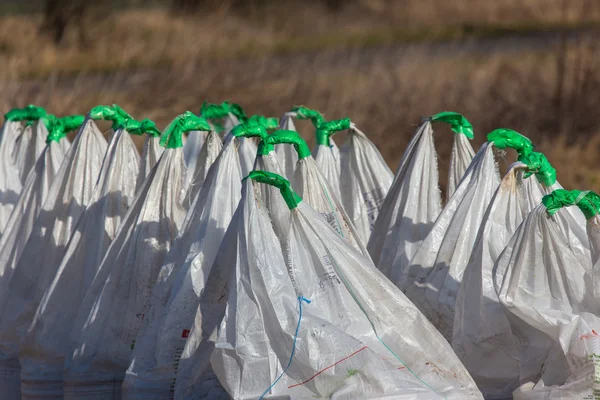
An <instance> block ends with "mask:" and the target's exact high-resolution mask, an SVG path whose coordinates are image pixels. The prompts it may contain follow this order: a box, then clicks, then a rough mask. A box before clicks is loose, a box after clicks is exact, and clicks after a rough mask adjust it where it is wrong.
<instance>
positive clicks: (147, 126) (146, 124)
mask: <svg viewBox="0 0 600 400" xmlns="http://www.w3.org/2000/svg"><path fill="white" fill-rule="evenodd" d="M138 129H139V131H140V132H141V133H145V134H147V135H150V136H152V137H157V136H160V131H159V130H158V128H157V127H156V124H155V123H154V121H152V120H149V119H148V118H144V119H143V120H142V121H141V122H140V126H139V128H138ZM130 133H131V132H130ZM134 134H136V135H137V133H134Z"/></svg>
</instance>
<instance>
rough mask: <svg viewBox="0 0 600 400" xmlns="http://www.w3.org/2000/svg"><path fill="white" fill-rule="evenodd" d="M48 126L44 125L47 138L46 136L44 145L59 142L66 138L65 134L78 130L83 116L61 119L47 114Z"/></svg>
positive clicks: (83, 118)
mask: <svg viewBox="0 0 600 400" xmlns="http://www.w3.org/2000/svg"><path fill="white" fill-rule="evenodd" d="M48 117H49V118H48V120H49V124H48V125H46V128H47V129H48V136H46V143H50V142H60V140H61V139H62V138H64V137H65V136H67V133H69V132H71V131H74V130H75V129H79V127H80V126H81V124H83V121H85V116H83V115H69V116H66V117H62V118H56V117H55V116H54V115H52V114H48Z"/></svg>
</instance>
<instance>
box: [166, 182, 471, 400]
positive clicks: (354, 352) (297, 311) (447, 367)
mask: <svg viewBox="0 0 600 400" xmlns="http://www.w3.org/2000/svg"><path fill="white" fill-rule="evenodd" d="M251 177H252V178H253V179H257V177H258V179H259V180H260V181H262V182H265V181H269V182H271V183H273V182H274V183H275V184H276V185H278V186H279V187H280V188H281V190H282V191H283V192H284V198H285V199H286V203H287V204H288V206H289V207H290V208H292V211H291V214H290V215H291V225H290V230H289V232H288V233H287V234H286V237H285V238H282V240H281V241H282V243H285V244H284V249H285V251H284V254H286V255H287V256H286V257H283V256H281V252H280V251H278V247H279V242H280V241H279V240H278V239H277V237H276V236H275V234H274V232H273V231H272V230H271V228H270V223H269V216H268V214H267V213H266V212H265V208H264V206H263V205H262V204H261V198H260V196H257V195H256V190H257V185H256V184H255V183H251V182H250V181H248V182H247V184H246V186H245V190H244V192H243V196H242V201H241V203H240V208H239V209H238V212H237V213H236V216H235V217H234V220H233V221H232V225H234V227H233V228H231V229H230V230H229V231H228V234H227V235H226V240H228V241H229V240H230V241H229V242H228V243H230V245H234V246H236V247H237V249H238V250H237V252H232V253H231V254H229V255H228V257H225V256H224V257H223V258H222V259H220V258H217V261H216V262H215V265H214V266H213V269H212V271H211V275H210V276H209V280H208V282H207V288H208V287H210V293H209V292H207V291H205V292H204V294H203V297H202V300H201V303H200V307H199V309H198V314H197V316H196V322H195V325H194V328H193V330H192V333H191V334H192V339H190V340H189V341H188V343H187V346H186V350H185V355H190V356H193V361H194V364H191V365H193V367H192V368H194V367H195V369H196V371H194V372H195V375H196V378H202V374H203V372H206V371H207V370H208V368H207V365H206V364H207V363H206V361H207V359H206V358H207V356H208V355H209V354H210V353H212V356H211V365H212V370H214V372H215V373H216V375H217V376H218V378H219V381H220V383H221V384H222V385H223V387H225V388H226V389H227V391H228V392H229V394H230V396H232V397H233V398H236V399H250V398H251V399H256V398H280V397H290V398H292V397H293V398H312V397H314V396H324V395H325V396H329V397H332V396H333V397H338V396H340V397H345V398H369V399H372V398H389V397H391V396H395V398H400V397H407V398H414V399H418V398H423V399H434V398H448V399H453V398H457V399H458V398H460V399H470V398H477V399H479V398H481V396H480V394H479V393H478V391H477V389H476V388H475V385H474V383H473V382H472V380H471V378H470V377H469V376H468V374H467V373H466V371H465V370H464V368H463V367H462V365H461V364H460V362H459V361H458V359H457V358H456V357H455V356H454V355H453V354H452V351H451V350H450V348H449V345H448V344H447V343H445V342H444V340H443V338H442V337H441V336H440V335H439V334H438V333H437V332H436V331H435V329H434V328H433V327H432V326H431V324H429V323H428V322H427V321H426V320H425V319H424V318H423V316H422V315H421V314H420V313H419V312H418V311H417V310H416V309H415V307H414V306H413V305H412V304H411V303H410V302H409V301H408V300H407V299H406V297H404V296H403V295H402V293H400V292H399V291H398V290H397V289H396V288H395V287H394V286H393V285H391V284H390V283H389V282H388V281H387V280H386V279H385V277H383V275H381V273H380V272H379V271H378V270H377V269H376V268H375V266H374V265H373V264H372V263H371V261H370V260H369V259H368V258H367V257H364V256H363V255H361V254H360V253H359V252H358V251H356V250H355V249H353V248H352V247H350V246H349V245H348V244H347V243H346V242H345V241H344V240H343V239H342V238H340V237H339V235H338V234H337V233H336V232H335V231H334V230H333V229H332V228H331V227H330V226H329V225H328V224H327V222H326V221H324V220H323V219H322V218H321V217H320V216H319V214H317V213H316V212H315V211H314V210H312V209H311V208H310V207H309V206H307V205H306V204H304V203H303V202H301V201H300V202H299V198H298V197H297V196H295V195H294V194H293V193H291V191H290V190H289V183H288V184H287V185H286V184H285V180H283V179H282V178H281V177H277V176H273V175H268V174H267V173H264V172H262V171H256V172H253V173H252V174H251ZM298 202H299V203H298ZM230 233H231V235H232V236H233V237H230V236H229V234H230ZM224 244H225V242H224ZM222 249H223V247H222ZM226 258H227V260H225V259H226ZM221 262H223V263H221ZM215 268H216V270H215ZM227 270H230V273H229V272H227ZM213 279H214V280H213ZM225 298H226V299H227V304H226V307H224V306H225V304H224V301H225ZM250 299H252V300H250ZM223 313H224V314H223ZM219 314H220V316H223V321H222V323H221V326H220V327H219V330H218V331H217V332H215V331H214V330H213V329H214V322H215V321H216V320H217V319H218V318H219ZM399 316H402V317H399ZM194 344H195V346H194ZM193 347H196V351H195V352H192V351H191V350H192V348H193ZM212 348H214V352H213V351H212ZM188 351H190V352H189V353H188ZM186 363H187V361H186ZM182 365H183V363H182ZM434 365H435V366H434ZM334 366H335V368H333V367H334ZM182 372H183V369H182ZM188 376H189V375H188ZM185 383H187V384H185ZM194 383H196V384H197V383H200V381H199V380H198V379H196V380H195V382H194V380H191V381H189V380H187V381H186V380H182V381H181V384H180V381H179V379H178V382H177V389H176V397H177V398H181V399H183V398H195V397H194V395H196V394H197V393H198V390H200V389H201V387H200V386H198V385H194Z"/></svg>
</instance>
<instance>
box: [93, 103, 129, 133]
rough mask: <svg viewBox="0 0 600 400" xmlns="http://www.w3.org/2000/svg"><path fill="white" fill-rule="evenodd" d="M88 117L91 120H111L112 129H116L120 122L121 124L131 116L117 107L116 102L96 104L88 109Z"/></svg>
mask: <svg viewBox="0 0 600 400" xmlns="http://www.w3.org/2000/svg"><path fill="white" fill-rule="evenodd" d="M90 118H91V119H93V120H99V119H102V120H105V121H111V122H112V123H113V124H112V129H113V130H117V129H118V128H119V126H120V125H121V124H123V123H124V122H125V121H126V120H128V119H132V118H133V117H132V116H131V115H129V114H128V113H127V112H126V111H125V110H123V109H122V108H121V107H119V106H118V105H116V104H113V105H112V106H102V105H100V106H96V107H94V108H92V109H91V110H90Z"/></svg>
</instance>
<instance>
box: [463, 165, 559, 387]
mask: <svg viewBox="0 0 600 400" xmlns="http://www.w3.org/2000/svg"><path fill="white" fill-rule="evenodd" d="M525 170H526V165H524V164H522V163H519V162H517V163H515V164H513V165H512V166H511V167H510V169H509V171H508V172H507V173H506V175H505V176H504V178H503V179H502V182H501V183H500V186H499V187H498V189H497V190H496V193H495V194H494V197H493V198H492V200H491V201H490V205H489V206H488V208H487V210H486V212H485V215H484V217H483V220H482V223H481V225H480V227H479V232H478V234H477V239H476V241H475V245H474V246H473V253H472V255H471V258H470V260H469V263H468V264H467V267H466V268H465V272H464V275H463V280H462V283H461V285H460V288H459V290H458V294H457V298H456V306H455V315H454V326H453V336H452V347H453V348H454V350H455V352H456V353H457V355H458V356H459V358H460V359H461V360H462V361H463V363H464V364H465V366H466V367H467V369H468V370H469V372H470V373H471V375H472V376H473V379H474V380H475V382H476V383H477V385H478V387H479V389H480V390H481V391H482V392H483V394H484V396H486V398H490V399H511V398H512V395H511V393H512V392H513V391H514V390H515V389H516V388H517V386H518V385H519V382H520V380H521V377H520V368H519V361H518V359H519V346H520V343H519V341H518V338H517V337H516V336H515V335H514V334H513V332H512V329H511V327H510V323H509V321H508V318H507V317H506V315H505V312H504V308H503V306H502V305H501V304H500V301H499V300H498V295H497V294H496V290H495V289H494V282H493V277H492V272H493V268H494V263H495V262H496V260H497V259H498V257H499V256H500V254H501V253H502V251H503V250H504V248H505V247H506V245H507V244H508V242H509V240H510V238H511V237H512V235H513V234H514V232H515V231H516V229H517V228H518V226H519V225H520V224H521V222H522V221H523V220H524V219H525V218H526V217H527V215H528V214H529V212H530V211H531V210H533V208H535V207H536V206H537V205H538V204H539V203H540V201H541V200H542V197H543V196H544V195H545V194H547V193H550V192H551V191H552V189H553V188H552V187H550V188H546V187H544V186H543V185H541V184H540V183H539V182H538V180H537V179H536V178H535V177H530V178H527V179H524V178H523V172H524V171H525ZM524 378H527V377H524Z"/></svg>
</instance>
